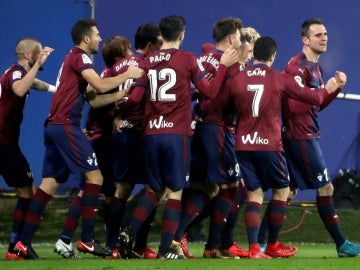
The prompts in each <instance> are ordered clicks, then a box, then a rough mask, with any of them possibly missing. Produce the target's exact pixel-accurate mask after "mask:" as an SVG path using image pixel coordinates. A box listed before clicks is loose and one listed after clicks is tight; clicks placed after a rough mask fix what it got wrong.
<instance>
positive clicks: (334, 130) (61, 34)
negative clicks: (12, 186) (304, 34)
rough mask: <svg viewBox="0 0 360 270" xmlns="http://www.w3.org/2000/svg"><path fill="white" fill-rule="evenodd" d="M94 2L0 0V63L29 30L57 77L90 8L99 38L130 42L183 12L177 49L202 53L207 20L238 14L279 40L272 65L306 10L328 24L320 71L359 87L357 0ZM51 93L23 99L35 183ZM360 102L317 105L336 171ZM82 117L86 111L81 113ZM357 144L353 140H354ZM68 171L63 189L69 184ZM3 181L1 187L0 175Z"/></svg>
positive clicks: (349, 163) (345, 162)
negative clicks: (341, 75) (74, 30)
mask: <svg viewBox="0 0 360 270" xmlns="http://www.w3.org/2000/svg"><path fill="white" fill-rule="evenodd" d="M93 3H94V5H93V7H92V6H91V4H90V3H89V1H81V0H52V1H46V0H32V1H29V0H12V1H9V0H0V37H1V38H0V71H1V72H3V71H4V70H5V69H6V68H8V67H9V66H10V64H12V63H14V62H15V61H16V58H15V55H14V52H13V50H14V46H15V44H16V42H17V41H18V40H19V39H20V38H22V37H27V36H32V37H36V38H38V39H40V40H41V41H42V44H43V46H50V47H53V48H55V52H54V53H53V54H52V55H51V56H50V57H49V59H48V60H47V62H46V63H45V70H44V71H43V72H40V73H39V74H38V78H40V79H42V80H45V81H48V82H49V83H52V84H54V83H55V80H56V76H57V73H58V70H59V68H60V65H61V64H62V61H63V59H64V57H65V55H66V54H67V53H68V51H69V50H70V49H71V48H72V47H73V44H72V42H71V36H70V30H71V27H72V25H73V24H74V23H75V22H76V21H77V20H78V19H82V18H89V17H91V16H92V15H94V16H95V19H96V20H97V21H98V28H99V30H100V34H101V37H102V39H103V40H106V39H107V38H109V37H110V36H112V35H122V36H125V37H127V38H128V39H129V40H130V41H131V42H132V43H133V42H134V38H133V37H134V33H135V31H136V29H137V27H138V26H139V25H140V24H143V23H146V22H154V23H158V22H159V20H160V18H161V17H163V16H167V15H172V14H179V15H183V16H184V17H185V18H186V20H187V28H186V38H185V41H184V43H183V45H182V49H185V50H189V51H192V52H194V53H195V54H199V53H200V47H201V45H202V44H203V43H204V42H211V41H212V26H213V24H214V22H216V21H217V20H219V19H221V18H223V17H227V16H233V17H239V18H241V19H242V21H243V24H244V26H252V27H254V28H256V29H257V30H258V31H259V32H260V34H261V35H262V36H272V37H273V38H275V39H276V40H277V42H278V52H277V59H276V61H275V64H274V66H273V67H274V68H276V69H279V70H283V68H284V66H285V64H286V63H287V61H288V60H289V59H290V58H291V57H292V56H294V55H295V54H297V53H298V52H300V50H301V48H302V43H301V39H300V26H301V23H302V22H303V21H304V20H306V19H308V18H311V17H319V18H322V19H323V20H324V22H325V25H326V28H327V30H328V35H329V42H328V51H327V52H326V53H325V54H324V55H323V56H321V58H320V62H321V63H322V65H323V67H324V79H325V80H327V79H328V78H329V77H330V76H332V75H333V74H334V72H335V71H336V70H341V71H344V72H345V73H346V74H347V75H348V82H347V85H346V87H345V89H344V92H348V93H353V94H360V91H359V87H358V82H359V76H360V74H359V71H358V70H357V69H356V66H357V65H356V64H357V63H358V62H359V53H358V50H359V43H360V30H359V27H358V25H359V23H358V21H357V20H358V18H359V10H360V2H359V1H356V0H344V1H341V2H339V1H335V0H318V1H316V0H303V1H293V0H257V1H256V0H255V1H242V0H223V1H205V0H194V1H190V0H183V1H171V0H153V1H145V0H137V1H123V0H96V1H94V2H93ZM94 61H95V66H96V70H97V71H99V72H100V70H101V69H102V67H103V61H102V59H101V54H98V55H96V56H95V57H94ZM50 100H51V94H50V93H41V92H37V91H33V90H31V95H30V96H29V98H28V101H27V104H26V106H25V112H24V113H25V117H24V121H23V124H22V133H21V138H20V145H21V147H22V149H23V152H24V154H25V155H26V157H27V158H28V160H29V162H30V165H31V166H32V170H33V172H34V176H35V181H36V184H39V183H40V182H41V167H42V159H43V151H44V150H43V137H42V132H43V126H42V124H43V121H44V119H45V118H46V116H47V114H48V111H49V104H50ZM358 107H359V104H358V102H356V101H349V100H340V99H337V100H335V101H334V102H333V103H332V104H331V105H330V106H329V107H328V108H327V109H325V110H324V111H323V112H321V113H320V124H321V128H322V139H321V145H322V149H323V152H324V155H325V160H326V162H327V165H328V169H329V173H330V174H331V175H333V176H335V175H336V174H337V172H338V170H339V169H356V167H357V165H356V164H357V162H358V159H357V152H356V151H347V149H348V148H349V147H350V145H351V144H352V143H353V142H354V140H355V138H356V136H357V134H358V112H359V109H358ZM84 118H85V117H84ZM353 149H354V150H356V149H355V148H353ZM74 179H75V177H74V178H72V179H71V180H70V181H69V182H68V183H67V184H66V185H64V186H63V189H66V188H68V187H71V186H72V185H74V182H75V180H74ZM0 188H6V185H5V183H4V181H0ZM297 199H300V200H313V199H314V197H313V192H312V191H311V192H302V193H300V194H299V195H298V197H297Z"/></svg>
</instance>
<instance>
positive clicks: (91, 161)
mask: <svg viewBox="0 0 360 270" xmlns="http://www.w3.org/2000/svg"><path fill="white" fill-rule="evenodd" d="M87 163H89V165H90V166H92V165H93V159H92V158H91V157H90V156H88V157H87Z"/></svg>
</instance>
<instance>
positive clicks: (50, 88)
mask: <svg viewBox="0 0 360 270" xmlns="http://www.w3.org/2000/svg"><path fill="white" fill-rule="evenodd" d="M31 88H32V89H35V90H39V91H46V92H51V93H55V92H56V88H55V86H54V85H51V84H49V83H47V82H44V81H42V80H39V79H37V78H35V80H34V82H33V84H32V85H31Z"/></svg>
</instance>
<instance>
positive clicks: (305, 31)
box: [301, 18, 324, 37]
mask: <svg viewBox="0 0 360 270" xmlns="http://www.w3.org/2000/svg"><path fill="white" fill-rule="evenodd" d="M313 24H319V25H324V22H323V21H322V20H321V19H319V18H311V19H307V20H306V21H305V22H303V23H302V25H301V36H302V37H308V36H309V28H310V26H311V25H313Z"/></svg>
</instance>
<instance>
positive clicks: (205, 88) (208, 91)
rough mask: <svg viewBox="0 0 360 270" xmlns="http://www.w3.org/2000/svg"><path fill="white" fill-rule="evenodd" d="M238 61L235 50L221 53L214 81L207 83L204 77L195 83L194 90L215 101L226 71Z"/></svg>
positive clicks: (237, 54)
mask: <svg viewBox="0 0 360 270" xmlns="http://www.w3.org/2000/svg"><path fill="white" fill-rule="evenodd" d="M238 61H239V53H238V51H237V50H235V49H229V50H227V51H225V52H224V53H223V55H222V56H221V58H220V65H219V69H218V71H217V72H216V75H215V77H214V79H213V80H212V81H211V83H209V81H208V80H207V78H206V77H202V78H201V79H200V80H198V81H197V82H194V83H195V86H196V88H197V89H198V90H199V91H200V93H201V94H202V95H204V96H206V97H208V98H210V99H215V98H216V96H217V94H218V93H219V91H220V87H221V84H222V82H223V79H224V76H225V73H226V69H227V67H229V66H232V65H233V64H235V63H237V62H238Z"/></svg>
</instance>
